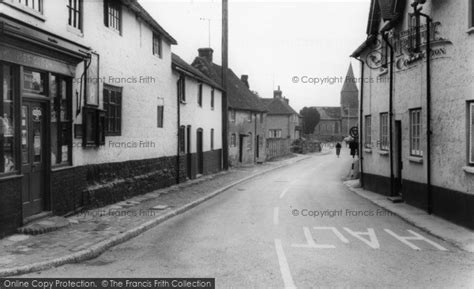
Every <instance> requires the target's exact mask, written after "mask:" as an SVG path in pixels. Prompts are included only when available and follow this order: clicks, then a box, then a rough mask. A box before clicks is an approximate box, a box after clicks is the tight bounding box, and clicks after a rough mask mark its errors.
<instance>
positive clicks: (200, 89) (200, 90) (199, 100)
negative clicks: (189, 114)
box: [197, 83, 202, 106]
mask: <svg viewBox="0 0 474 289" xmlns="http://www.w3.org/2000/svg"><path fill="white" fill-rule="evenodd" d="M197 101H198V104H199V106H202V83H199V86H198V97H197Z"/></svg>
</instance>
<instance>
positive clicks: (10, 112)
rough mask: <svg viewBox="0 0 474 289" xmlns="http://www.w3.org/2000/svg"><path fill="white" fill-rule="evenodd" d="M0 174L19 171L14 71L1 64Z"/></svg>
mask: <svg viewBox="0 0 474 289" xmlns="http://www.w3.org/2000/svg"><path fill="white" fill-rule="evenodd" d="M0 80H1V81H2V83H3V85H1V86H0V92H1V95H2V96H1V98H0V174H4V173H12V172H15V171H16V170H18V169H19V166H18V165H17V164H16V159H17V158H16V157H17V156H16V153H15V146H16V142H15V130H14V128H15V114H14V111H15V105H14V103H13V102H14V99H15V98H14V96H13V89H14V77H13V69H12V67H11V66H9V65H2V64H1V63H0Z"/></svg>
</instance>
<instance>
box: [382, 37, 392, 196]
mask: <svg viewBox="0 0 474 289" xmlns="http://www.w3.org/2000/svg"><path fill="white" fill-rule="evenodd" d="M382 38H383V40H384V41H385V43H386V44H387V46H388V47H389V48H390V92H389V113H388V119H389V120H388V121H389V130H390V131H389V138H390V139H389V143H390V151H389V157H390V196H391V197H393V196H395V194H394V187H393V186H394V184H395V177H394V175H393V64H394V61H393V57H394V49H393V46H392V44H390V41H389V40H388V37H387V34H386V31H383V32H382Z"/></svg>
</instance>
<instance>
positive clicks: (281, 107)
mask: <svg viewBox="0 0 474 289" xmlns="http://www.w3.org/2000/svg"><path fill="white" fill-rule="evenodd" d="M260 100H261V101H262V102H263V104H264V105H265V107H266V108H267V110H268V114H269V115H272V114H287V115H288V114H289V115H291V114H298V113H297V112H296V111H295V110H294V109H293V108H292V107H291V106H290V105H289V104H287V103H286V101H285V100H283V99H279V98H261V99H260Z"/></svg>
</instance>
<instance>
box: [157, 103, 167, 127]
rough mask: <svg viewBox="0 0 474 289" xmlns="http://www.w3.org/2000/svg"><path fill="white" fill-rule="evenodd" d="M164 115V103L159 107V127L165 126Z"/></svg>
mask: <svg viewBox="0 0 474 289" xmlns="http://www.w3.org/2000/svg"><path fill="white" fill-rule="evenodd" d="M164 115H165V107H164V106H163V105H158V107H157V121H158V127H159V128H163V121H164Z"/></svg>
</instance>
